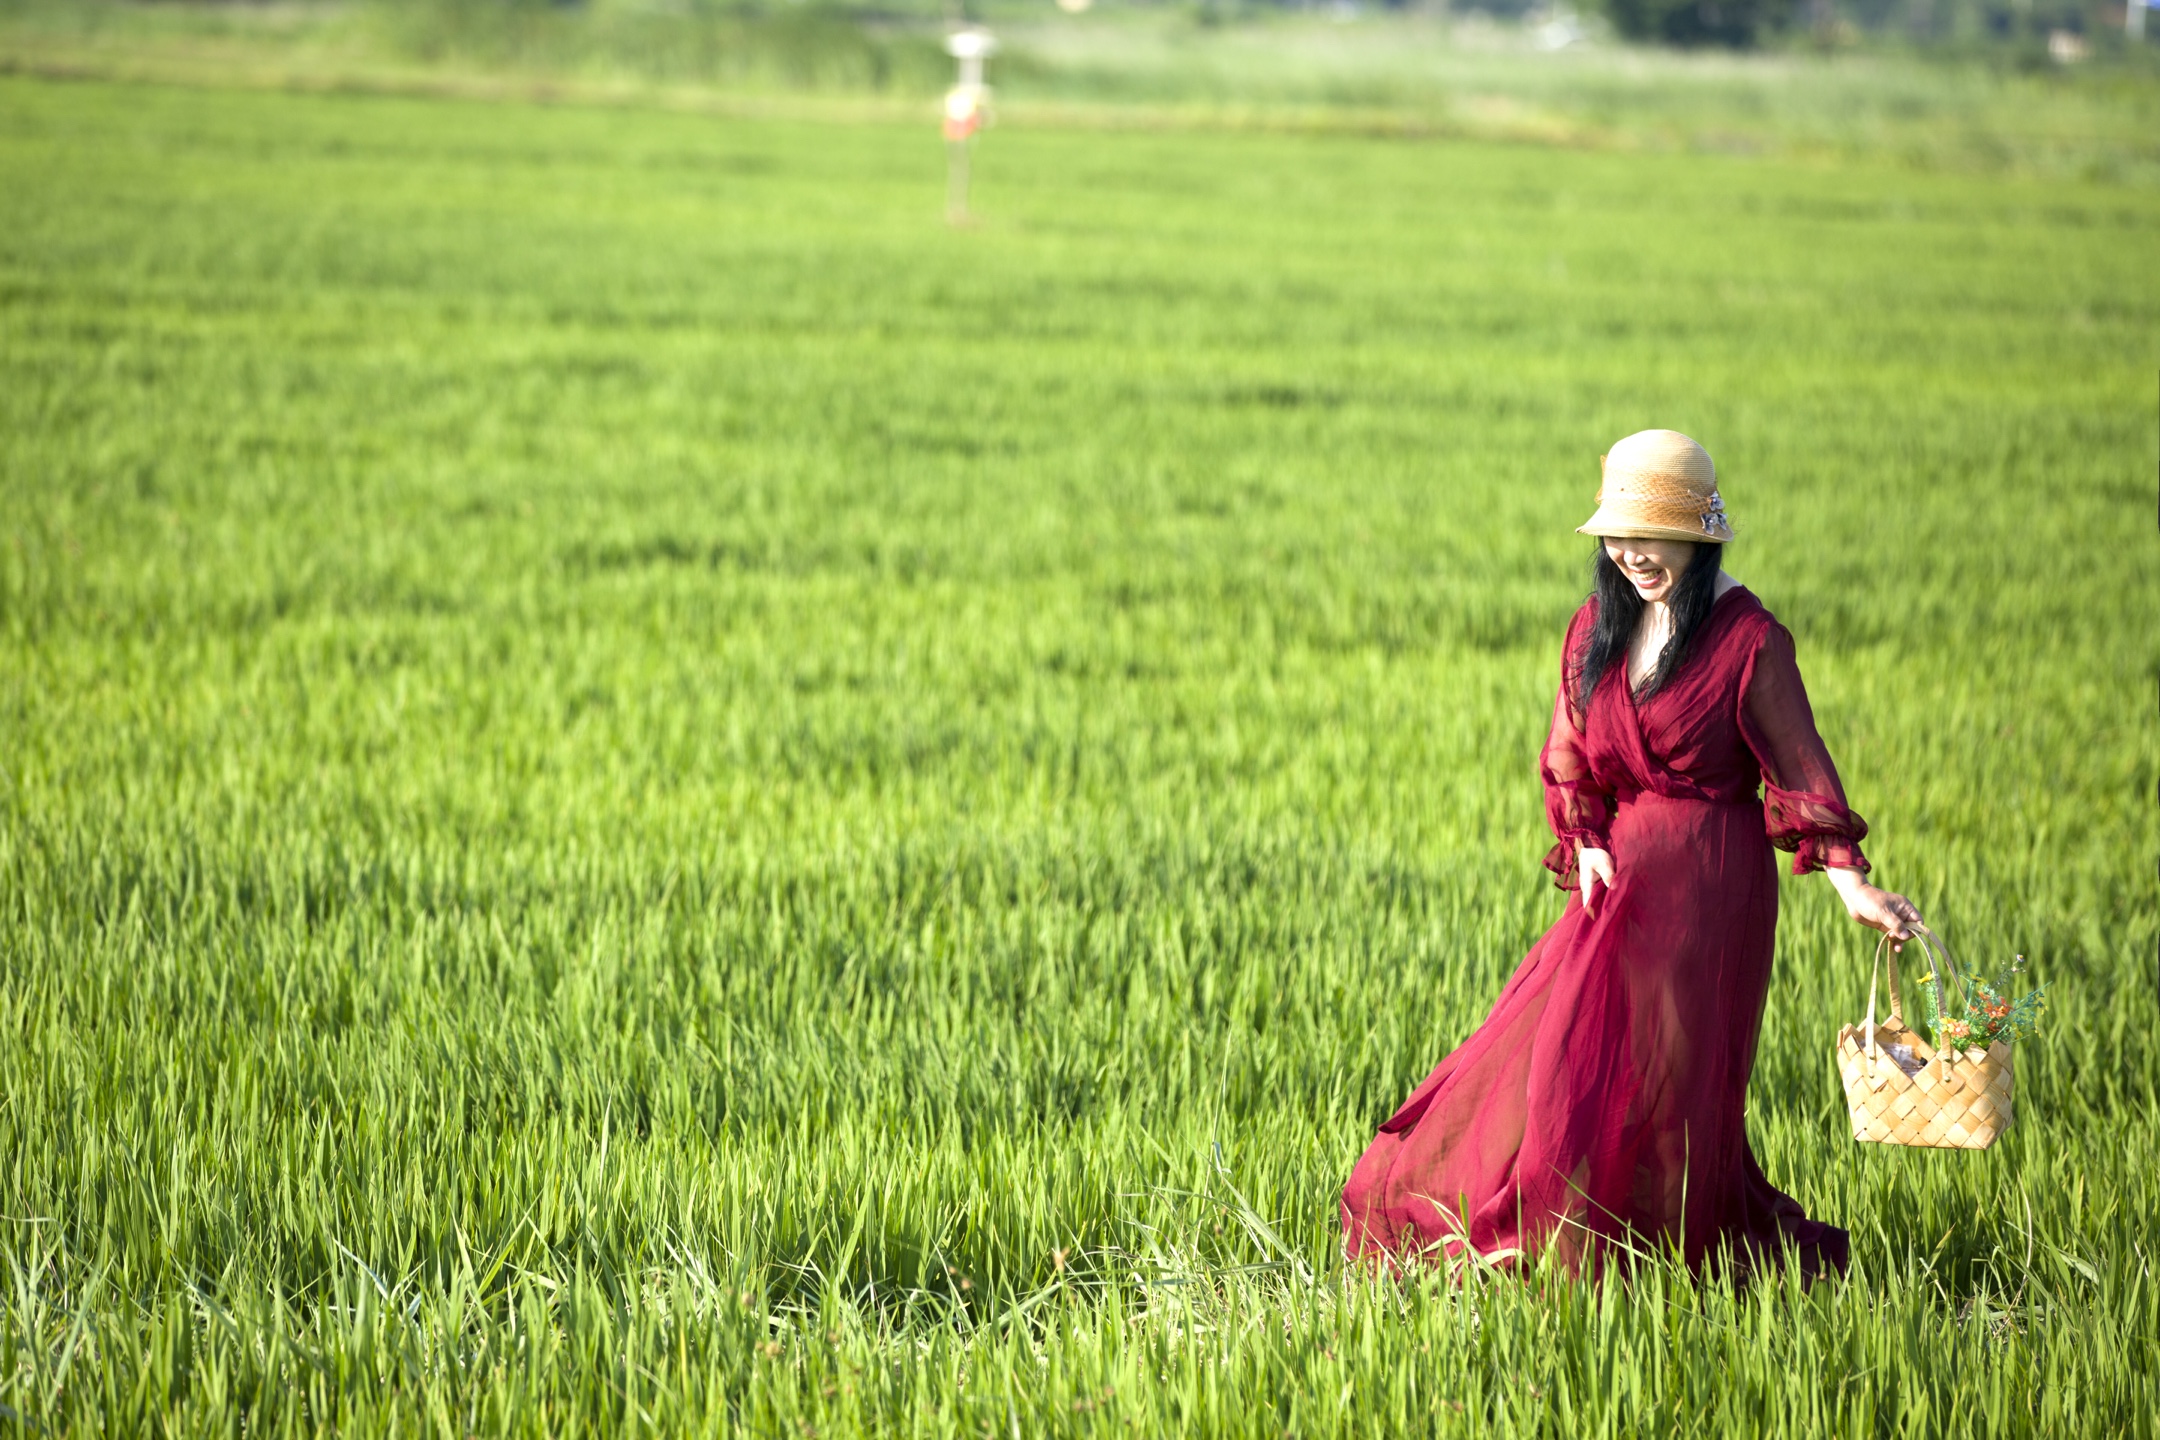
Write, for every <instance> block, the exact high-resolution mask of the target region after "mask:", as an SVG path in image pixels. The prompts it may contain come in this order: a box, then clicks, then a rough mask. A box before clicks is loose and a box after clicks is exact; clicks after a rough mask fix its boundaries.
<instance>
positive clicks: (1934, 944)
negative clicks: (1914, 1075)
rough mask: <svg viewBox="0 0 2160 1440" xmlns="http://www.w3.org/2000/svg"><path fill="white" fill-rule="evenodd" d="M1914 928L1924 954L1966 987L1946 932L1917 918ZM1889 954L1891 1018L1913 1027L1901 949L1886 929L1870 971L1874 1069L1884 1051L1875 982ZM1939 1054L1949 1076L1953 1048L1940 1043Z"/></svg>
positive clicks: (1869, 1027)
mask: <svg viewBox="0 0 2160 1440" xmlns="http://www.w3.org/2000/svg"><path fill="white" fill-rule="evenodd" d="M1911 928H1912V936H1911V938H1912V939H1914V940H1917V941H1919V942H1920V952H1921V954H1923V955H1926V956H1927V957H1928V958H1929V959H1931V960H1933V961H1934V962H1935V967H1936V968H1937V969H1938V970H1940V971H1941V972H1943V974H1944V975H1945V977H1947V978H1948V979H1949V980H1950V982H1951V984H1952V985H1953V986H1955V987H1957V989H1958V990H1962V989H1963V987H1964V973H1963V971H1962V970H1960V968H1959V967H1958V963H1957V962H1956V961H1955V960H1953V959H1951V958H1950V947H1949V946H1948V945H1946V944H1944V943H1943V938H1942V936H1940V935H1937V934H1936V933H1935V932H1934V931H1933V930H1930V929H1928V927H1927V926H1925V925H1923V924H1921V923H1920V922H1919V921H1917V920H1916V921H1914V922H1913V924H1912V927H1911ZM1886 956H1887V957H1888V960H1889V966H1890V1018H1891V1019H1892V1020H1895V1021H1896V1022H1897V1023H1898V1026H1899V1028H1900V1029H1906V1028H1910V1027H1908V1026H1906V1024H1905V997H1904V995H1903V994H1902V993H1901V989H1902V987H1900V986H1899V984H1898V963H1897V951H1895V950H1893V949H1891V948H1890V936H1889V935H1888V934H1887V933H1886V934H1884V936H1883V937H1882V938H1881V939H1880V940H1878V941H1876V942H1875V963H1874V965H1873V966H1872V967H1870V969H1869V972H1868V996H1867V1057H1868V1067H1869V1068H1870V1069H1873V1068H1874V1065H1875V1062H1876V1059H1877V1058H1878V1056H1879V1055H1880V1053H1881V1051H1880V1047H1879V1046H1878V1045H1877V1044H1876V1041H1875V983H1876V981H1877V980H1878V979H1879V978H1880V976H1881V972H1882V967H1883V961H1884V958H1885V957H1886ZM1935 1058H1936V1059H1937V1061H1939V1062H1940V1068H1941V1070H1942V1073H1943V1074H1944V1076H1946V1077H1947V1076H1948V1075H1949V1073H1950V1051H1949V1049H1948V1047H1945V1046H1940V1045H1938V1046H1937V1047H1936V1051H1935Z"/></svg>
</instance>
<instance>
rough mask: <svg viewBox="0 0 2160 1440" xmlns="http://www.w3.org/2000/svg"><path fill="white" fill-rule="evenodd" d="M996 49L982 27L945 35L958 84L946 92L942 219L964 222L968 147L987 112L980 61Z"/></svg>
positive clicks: (987, 96)
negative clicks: (955, 64) (955, 62)
mask: <svg viewBox="0 0 2160 1440" xmlns="http://www.w3.org/2000/svg"><path fill="white" fill-rule="evenodd" d="M996 52H997V41H996V40H994V39H993V38H991V35H990V32H989V31H987V30H981V29H971V30H955V31H953V33H952V34H950V35H948V36H946V37H945V53H947V54H948V55H950V56H952V57H953V58H954V59H955V60H958V61H959V62H960V76H959V80H958V83H956V84H955V85H954V86H953V88H952V89H950V90H948V91H946V92H945V219H946V222H947V223H948V224H952V225H965V224H967V223H968V222H969V220H971V219H972V218H973V217H972V216H971V215H970V214H969V212H968V149H969V147H970V146H972V145H973V144H974V143H975V132H976V131H978V130H980V129H982V127H983V122H984V120H985V119H987V118H988V116H989V111H990V87H989V86H987V85H985V84H983V61H984V60H986V59H988V58H989V57H990V56H991V55H993V54H995V53H996Z"/></svg>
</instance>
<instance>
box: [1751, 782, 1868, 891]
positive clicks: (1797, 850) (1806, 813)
mask: <svg viewBox="0 0 2160 1440" xmlns="http://www.w3.org/2000/svg"><path fill="white" fill-rule="evenodd" d="M1867 828H1868V827H1867V821H1865V820H1863V819H1861V818H1860V817H1859V815H1857V814H1855V813H1854V812H1853V811H1851V810H1848V809H1847V808H1846V807H1845V806H1844V805H1843V804H1842V803H1841V802H1839V801H1838V800H1837V799H1836V798H1835V797H1833V796H1829V795H1811V794H1809V793H1807V792H1806V791H1802V790H1780V789H1779V788H1778V787H1777V786H1775V785H1767V784H1766V785H1764V786H1763V829H1764V830H1765V831H1767V832H1768V834H1769V836H1770V843H1771V844H1772V845H1775V846H1777V848H1778V849H1780V850H1790V851H1792V852H1793V863H1792V873H1793V874H1795V875H1806V874H1809V873H1811V872H1813V871H1816V870H1827V869H1837V870H1858V871H1861V872H1862V873H1865V872H1866V871H1867V869H1868V862H1867V857H1866V856H1865V855H1863V854H1861V853H1860V842H1861V841H1862V840H1863V839H1865V838H1866V837H1867Z"/></svg>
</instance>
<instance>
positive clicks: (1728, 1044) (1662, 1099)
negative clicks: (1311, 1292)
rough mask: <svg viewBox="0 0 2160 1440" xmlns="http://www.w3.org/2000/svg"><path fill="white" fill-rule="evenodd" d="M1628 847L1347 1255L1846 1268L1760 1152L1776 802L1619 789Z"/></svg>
mask: <svg viewBox="0 0 2160 1440" xmlns="http://www.w3.org/2000/svg"><path fill="white" fill-rule="evenodd" d="M1612 852H1613V854H1615V855H1616V856H1619V857H1623V863H1622V864H1621V866H1620V868H1619V871H1618V873H1617V874H1616V876H1615V881H1614V885H1613V888H1612V889H1611V890H1610V891H1608V892H1606V893H1605V894H1604V895H1603V896H1602V897H1601V898H1600V899H1599V902H1598V908H1597V913H1596V914H1595V915H1594V916H1593V915H1590V914H1587V913H1585V912H1584V910H1583V908H1582V903H1581V900H1580V898H1579V897H1576V896H1573V895H1571V896H1570V898H1569V900H1568V907H1567V913H1566V914H1565V915H1564V916H1563V917H1562V918H1561V920H1560V922H1559V923H1558V924H1556V925H1554V926H1553V927H1552V929H1550V930H1548V931H1547V932H1546V933H1545V935H1544V937H1543V938H1542V939H1540V940H1539V941H1538V942H1537V944H1536V945H1535V946H1533V947H1532V948H1531V951H1530V953H1529V954H1528V955H1527V956H1526V957H1524V959H1523V963H1522V965H1521V966H1520V967H1519V968H1518V969H1517V970H1516V971H1515V974H1514V976H1513V977H1512V978H1511V979H1510V980H1509V981H1508V983H1507V987H1506V988H1505V989H1504V990H1502V991H1501V992H1500V998H1499V1000H1498V1002H1497V1003H1495V1004H1494V1006H1493V1008H1492V1013H1491V1014H1490V1015H1488V1016H1487V1017H1486V1019H1485V1023H1484V1024H1483V1025H1480V1026H1479V1027H1478V1028H1477V1030H1476V1031H1475V1032H1474V1033H1473V1034H1472V1035H1471V1036H1470V1038H1469V1039H1467V1040H1465V1041H1464V1042H1463V1043H1462V1044H1461V1045H1460V1046H1459V1047H1457V1049H1456V1050H1455V1052H1454V1053H1453V1054H1451V1055H1449V1056H1448V1057H1447V1058H1446V1059H1445V1060H1442V1061H1441V1062H1440V1064H1439V1066H1438V1068H1436V1069H1435V1070H1434V1071H1433V1072H1432V1074H1431V1075H1429V1076H1427V1077H1426V1079H1425V1082H1424V1083H1423V1084H1421V1085H1419V1086H1418V1087H1417V1089H1416V1090H1415V1091H1413V1092H1412V1093H1411V1095H1410V1098H1409V1099H1408V1100H1407V1101H1405V1102H1404V1103H1403V1106H1402V1108H1401V1109H1399V1110H1397V1111H1396V1112H1395V1114H1394V1115H1393V1116H1391V1117H1390V1118H1389V1119H1388V1121H1387V1123H1386V1124H1385V1125H1383V1126H1381V1127H1380V1134H1379V1136H1378V1137H1377V1138H1376V1139H1375V1140H1374V1141H1373V1143H1372V1146H1371V1148H1370V1149H1368V1150H1367V1151H1366V1152H1365V1155H1364V1157H1363V1158H1362V1159H1360V1160H1359V1161H1358V1163H1357V1166H1356V1168H1355V1169H1354V1170H1353V1171H1352V1172H1351V1175H1350V1180H1349V1183H1348V1184H1347V1185H1346V1186H1345V1187H1344V1188H1343V1200H1342V1216H1343V1227H1344V1232H1345V1244H1346V1247H1347V1249H1348V1251H1349V1253H1350V1255H1351V1256H1352V1257H1353V1258H1372V1257H1377V1256H1383V1255H1384V1256H1388V1257H1401V1256H1403V1255H1405V1254H1406V1253H1408V1252H1413V1251H1420V1250H1424V1251H1430V1250H1432V1249H1433V1247H1438V1249H1439V1251H1440V1252H1442V1253H1444V1254H1445V1255H1447V1256H1449V1257H1453V1258H1467V1257H1465V1256H1464V1254H1463V1247H1464V1246H1465V1245H1466V1244H1467V1245H1468V1246H1470V1247H1473V1248H1474V1249H1475V1250H1476V1251H1477V1252H1478V1253H1479V1254H1480V1255H1483V1256H1486V1257H1488V1258H1495V1259H1497V1260H1499V1261H1500V1262H1501V1263H1510V1262H1511V1261H1513V1260H1516V1259H1519V1258H1524V1257H1528V1256H1532V1255H1536V1254H1538V1253H1540V1252H1541V1251H1545V1250H1548V1249H1549V1250H1553V1251H1556V1252H1557V1253H1558V1256H1559V1258H1561V1259H1562V1260H1563V1261H1564V1262H1566V1263H1567V1264H1568V1265H1569V1266H1570V1267H1571V1268H1576V1269H1581V1268H1585V1267H1588V1268H1593V1269H1594V1268H1597V1267H1598V1266H1600V1265H1604V1264H1609V1263H1611V1262H1612V1261H1614V1260H1615V1259H1619V1258H1621V1257H1623V1256H1625V1255H1628V1254H1630V1253H1644V1252H1649V1251H1655V1250H1668V1251H1673V1250H1676V1251H1678V1252H1679V1253H1680V1254H1681V1255H1682V1256H1683V1257H1684V1258H1685V1260H1686V1262H1687V1263H1688V1264H1689V1265H1691V1266H1695V1267H1698V1268H1699V1267H1701V1266H1702V1265H1703V1264H1704V1263H1705V1262H1706V1261H1709V1262H1713V1263H1722V1264H1725V1265H1729V1266H1731V1267H1732V1268H1733V1269H1734V1270H1736V1271H1738V1272H1741V1273H1745V1271H1747V1270H1748V1269H1749V1268H1751V1267H1753V1266H1754V1265H1757V1264H1759V1263H1761V1262H1763V1261H1765V1260H1774V1259H1775V1258H1776V1257H1777V1255H1778V1254H1779V1252H1781V1251H1784V1250H1787V1249H1791V1250H1793V1251H1795V1252H1796V1254H1797V1258H1798V1260H1799V1263H1800V1266H1801V1268H1802V1270H1803V1272H1805V1273H1807V1274H1808V1275H1810V1276H1813V1275H1816V1274H1820V1273H1823V1272H1824V1271H1828V1270H1836V1271H1838V1272H1841V1273H1842V1272H1843V1270H1844V1269H1845V1266H1846V1263H1847V1253H1848V1244H1847V1237H1846V1234H1845V1232H1844V1231H1843V1230H1840V1229H1838V1228H1836V1227H1835V1226H1831V1225H1826V1224H1823V1223H1821V1222H1819V1221H1814V1220H1809V1219H1808V1218H1807V1217H1806V1216H1805V1215H1804V1214H1802V1213H1801V1209H1800V1207H1799V1205H1798V1204H1796V1203H1795V1202H1794V1201H1793V1200H1791V1199H1790V1198H1788V1197H1787V1196H1785V1195H1782V1194H1780V1193H1779V1192H1778V1191H1777V1190H1776V1189H1775V1188H1773V1187H1772V1186H1771V1184H1770V1182H1769V1180H1768V1179H1767V1178H1765V1176H1764V1175H1763V1172H1762V1167H1761V1166H1760V1165H1758V1164H1757V1163H1756V1161H1755V1156H1754V1154H1753V1153H1752V1152H1751V1151H1750V1150H1749V1148H1748V1141H1747V1132H1746V1127H1745V1123H1744V1120H1745V1110H1746V1100H1747V1083H1748V1073H1749V1071H1750V1070H1751V1069H1752V1068H1753V1066H1754V1061H1755V1038H1756V1034H1757V1031H1758V1030H1759V1028H1760V1026H1761V1021H1762V1008H1763V997H1764V994H1765V991H1766V990H1767V988H1768V985H1769V979H1770V960H1771V951H1772V945H1773V942H1774V940H1775V937H1776V933H1777V907H1778V890H1777V871H1776V863H1775V861H1774V859H1773V852H1772V850H1771V847H1770V844H1769V841H1768V840H1767V839H1766V838H1765V836H1764V833H1763V811H1762V806H1761V804H1760V802H1759V801H1755V800H1752V799H1751V800H1747V801H1743V802H1737V803H1731V802H1718V801H1705V800H1694V799H1673V798H1668V797H1663V796H1659V795H1655V794H1648V793H1644V794H1639V795H1635V796H1623V797H1621V798H1620V800H1619V804H1618V806H1617V810H1616V813H1615V816H1614V820H1613V825H1612ZM1616 1242H1617V1243H1616Z"/></svg>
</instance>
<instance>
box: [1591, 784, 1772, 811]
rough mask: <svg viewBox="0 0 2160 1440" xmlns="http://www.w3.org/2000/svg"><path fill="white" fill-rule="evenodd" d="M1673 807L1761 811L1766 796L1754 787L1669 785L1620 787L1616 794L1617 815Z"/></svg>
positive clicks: (1615, 791)
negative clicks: (1636, 787) (1728, 787)
mask: <svg viewBox="0 0 2160 1440" xmlns="http://www.w3.org/2000/svg"><path fill="white" fill-rule="evenodd" d="M1669 805H1692V806H1710V807H1714V808H1716V807H1723V808H1730V809H1735V810H1757V811H1759V810H1761V809H1762V794H1761V792H1760V791H1759V790H1757V789H1756V788H1755V787H1753V786H1749V787H1748V788H1747V789H1745V790H1741V789H1737V788H1734V789H1730V790H1718V789H1713V788H1711V787H1709V786H1689V787H1685V788H1683V787H1680V786H1667V787H1664V788H1659V789H1652V788H1649V787H1644V788H1641V789H1630V788H1627V787H1616V788H1615V789H1614V791H1613V808H1614V810H1615V811H1616V812H1625V811H1627V810H1631V809H1643V808H1651V809H1655V808H1661V807H1664V806H1669Z"/></svg>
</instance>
